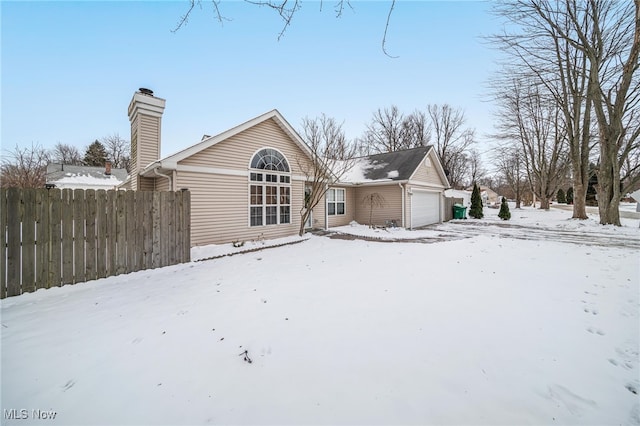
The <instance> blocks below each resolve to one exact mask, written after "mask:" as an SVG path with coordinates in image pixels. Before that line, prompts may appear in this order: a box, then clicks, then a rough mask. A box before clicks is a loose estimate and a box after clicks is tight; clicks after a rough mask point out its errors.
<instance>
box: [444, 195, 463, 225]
mask: <svg viewBox="0 0 640 426" xmlns="http://www.w3.org/2000/svg"><path fill="white" fill-rule="evenodd" d="M463 202H464V200H463V199H462V198H453V197H445V198H444V221H443V222H448V221H450V220H451V219H453V205H454V204H462V203H463Z"/></svg>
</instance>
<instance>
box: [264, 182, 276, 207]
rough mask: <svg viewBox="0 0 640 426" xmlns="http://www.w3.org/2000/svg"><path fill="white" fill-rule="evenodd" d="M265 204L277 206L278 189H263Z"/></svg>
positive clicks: (269, 187) (273, 187) (274, 187)
mask: <svg viewBox="0 0 640 426" xmlns="http://www.w3.org/2000/svg"><path fill="white" fill-rule="evenodd" d="M265 204H278V187H277V186H266V187H265Z"/></svg>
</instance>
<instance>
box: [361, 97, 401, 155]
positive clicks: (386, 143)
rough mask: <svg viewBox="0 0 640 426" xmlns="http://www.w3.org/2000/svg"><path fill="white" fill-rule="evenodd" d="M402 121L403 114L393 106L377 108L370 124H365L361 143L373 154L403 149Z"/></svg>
mask: <svg viewBox="0 0 640 426" xmlns="http://www.w3.org/2000/svg"><path fill="white" fill-rule="evenodd" d="M404 119H405V118H404V114H402V113H401V112H400V111H399V110H398V107H397V106H395V105H392V106H391V107H390V108H384V109H380V108H378V109H377V110H376V111H375V112H374V113H373V117H372V118H371V123H369V124H367V130H366V131H365V133H364V137H363V138H362V141H363V143H364V144H366V145H367V147H368V148H369V149H370V150H371V151H373V152H375V153H381V152H394V151H399V150H401V149H404V140H403V133H404V129H403V121H404Z"/></svg>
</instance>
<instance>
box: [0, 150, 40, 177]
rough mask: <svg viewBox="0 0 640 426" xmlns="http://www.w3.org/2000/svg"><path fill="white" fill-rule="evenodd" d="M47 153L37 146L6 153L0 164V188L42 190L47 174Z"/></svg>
mask: <svg viewBox="0 0 640 426" xmlns="http://www.w3.org/2000/svg"><path fill="white" fill-rule="evenodd" d="M47 159H48V153H47V151H46V150H45V149H43V148H42V147H41V146H39V145H31V147H29V148H19V147H18V146H17V145H16V147H15V149H14V150H13V151H8V152H7V153H6V154H5V155H3V156H2V161H1V162H0V185H1V186H2V188H10V187H17V188H43V187H44V184H45V177H46V174H47Z"/></svg>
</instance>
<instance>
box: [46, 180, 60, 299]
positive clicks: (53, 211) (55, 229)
mask: <svg viewBox="0 0 640 426" xmlns="http://www.w3.org/2000/svg"><path fill="white" fill-rule="evenodd" d="M61 197H62V191H60V190H59V189H56V188H53V189H50V190H49V229H50V230H51V231H50V232H51V238H50V240H49V241H50V242H51V243H50V245H49V285H48V287H60V280H61V277H62V274H61V270H62V245H61V241H60V240H61V238H62V227H61V222H60V220H61V218H60V214H61V208H62V198H61Z"/></svg>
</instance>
